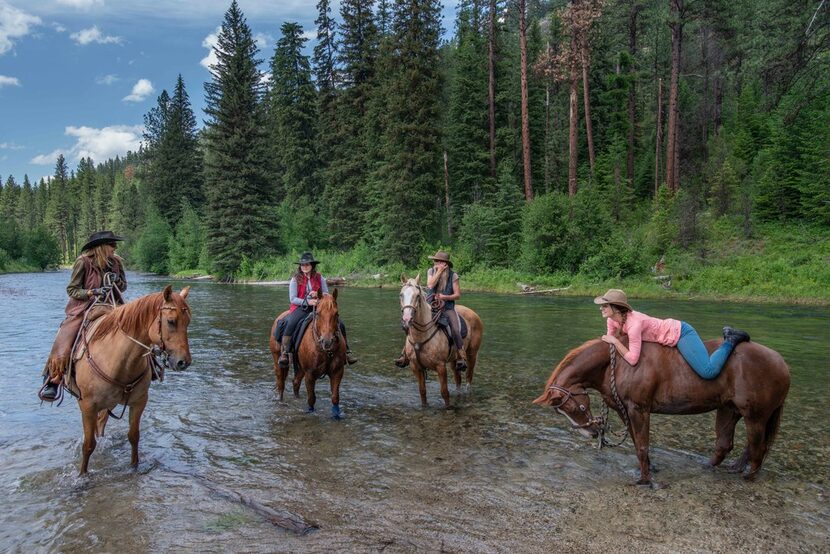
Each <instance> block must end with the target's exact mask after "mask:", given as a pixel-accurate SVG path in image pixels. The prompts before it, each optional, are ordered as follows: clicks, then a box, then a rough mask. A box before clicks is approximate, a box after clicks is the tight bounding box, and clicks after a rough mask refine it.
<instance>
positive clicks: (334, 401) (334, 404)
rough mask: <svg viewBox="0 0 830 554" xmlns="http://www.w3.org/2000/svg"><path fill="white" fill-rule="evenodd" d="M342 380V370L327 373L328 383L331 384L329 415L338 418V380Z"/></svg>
mask: <svg viewBox="0 0 830 554" xmlns="http://www.w3.org/2000/svg"><path fill="white" fill-rule="evenodd" d="M342 380H343V370H342V369H341V370H340V371H336V372H334V374H333V375H329V384H330V385H331V417H333V418H334V419H340V417H341V416H340V381H342Z"/></svg>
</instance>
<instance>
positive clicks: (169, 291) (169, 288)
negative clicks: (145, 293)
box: [162, 285, 173, 302]
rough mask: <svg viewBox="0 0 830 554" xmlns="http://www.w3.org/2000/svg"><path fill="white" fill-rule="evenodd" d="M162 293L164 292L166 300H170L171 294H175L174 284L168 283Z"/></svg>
mask: <svg viewBox="0 0 830 554" xmlns="http://www.w3.org/2000/svg"><path fill="white" fill-rule="evenodd" d="M162 294H164V301H165V302H169V301H170V295H171V294H173V286H172V285H167V286H166V287H164V291H162Z"/></svg>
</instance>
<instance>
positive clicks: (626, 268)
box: [0, 0, 830, 301]
mask: <svg viewBox="0 0 830 554" xmlns="http://www.w3.org/2000/svg"><path fill="white" fill-rule="evenodd" d="M331 4H332V3H331V2H330V0H319V1H318V2H317V5H316V6H317V14H318V16H317V19H316V21H315V25H316V28H315V29H303V28H302V27H301V26H300V25H299V24H297V23H295V22H290V21H287V22H285V23H283V24H282V26H281V27H280V28H279V29H274V30H273V32H274V34H275V35H278V39H277V40H276V42H275V44H273V45H272V49H269V50H268V51H261V50H260V49H259V48H258V47H257V44H256V42H255V40H254V36H253V33H252V31H251V28H250V27H249V24H248V22H247V19H246V16H245V14H244V13H243V12H242V10H241V8H240V6H239V5H238V4H237V2H236V0H233V2H231V4H230V6H229V8H228V10H227V12H226V13H225V14H224V18H223V20H222V21H221V30H220V32H219V35H218V43H217V46H216V48H215V54H216V60H217V61H216V63H215V64H214V65H213V66H212V67H211V69H210V79H209V80H208V81H207V82H206V83H187V84H186V83H185V82H184V81H183V80H182V78H181V77H179V78H178V79H177V80H176V82H174V83H170V86H169V89H166V90H164V91H162V93H161V94H160V95H159V96H158V98H157V100H156V102H155V103H154V105H153V107H152V109H150V110H149V112H148V113H146V114H145V116H144V140H143V143H142V146H141V148H140V149H139V151H137V152H129V153H127V154H126V155H125V156H123V157H118V158H115V159H109V160H92V159H89V158H83V159H80V160H77V161H76V160H66V159H64V157H63V156H60V157H58V159H57V160H56V161H55V166H54V174H53V175H52V176H51V178H50V179H43V180H40V181H39V182H31V181H30V179H29V177H28V176H26V175H24V176H14V175H2V176H0V183H2V191H0V270H5V271H16V270H31V269H44V268H48V267H54V266H56V265H61V264H67V263H71V262H72V260H73V259H74V257H75V256H77V255H78V253H79V252H78V249H79V247H80V246H81V245H82V244H83V243H84V242H85V240H86V238H87V237H88V235H89V234H90V233H91V232H93V231H95V230H100V229H112V230H114V231H115V232H116V233H117V234H121V235H124V236H126V237H127V238H128V240H127V241H126V242H125V243H124V244H123V246H122V247H121V248H120V249H119V252H120V253H121V254H122V255H123V256H124V257H125V259H126V260H127V263H128V265H129V266H130V267H132V268H136V269H142V270H146V271H151V272H156V273H163V274H177V273H178V274H193V273H197V272H202V273H209V274H211V275H213V276H215V277H216V278H217V279H219V280H223V281H235V280H245V279H266V278H283V279H284V278H287V277H288V274H289V271H290V270H291V268H292V263H293V262H294V261H295V259H296V258H297V256H298V253H300V252H303V251H306V250H312V251H313V252H314V253H315V256H316V257H317V258H318V259H321V260H322V261H323V262H324V264H323V265H321V270H323V271H324V273H325V274H326V275H327V276H335V275H336V274H340V275H344V276H345V275H352V276H354V277H355V278H358V279H359V278H367V277H368V276H371V275H373V274H380V276H381V278H383V276H384V275H386V276H389V278H390V279H397V275H398V274H400V272H402V271H413V270H415V268H418V267H421V268H423V267H426V264H427V260H426V256H427V255H429V254H432V253H433V252H434V251H435V250H437V249H439V248H441V249H446V250H449V251H450V252H451V253H452V256H453V260H454V262H455V269H456V270H458V271H459V272H460V273H461V274H462V278H463V277H464V276H465V275H466V276H468V277H469V278H470V279H471V281H468V282H474V283H476V284H477V285H479V286H481V287H482V288H490V289H498V290H515V287H516V281H517V280H518V281H524V282H533V283H536V284H537V285H540V286H542V287H544V286H546V285H547V286H554V287H556V286H563V287H564V286H569V285H571V284H577V285H579V284H580V283H581V284H582V285H583V287H584V288H586V290H587V288H590V287H591V286H595V287H596V288H602V287H605V286H607V285H611V284H613V285H618V284H625V283H645V285H643V286H644V287H646V288H648V287H655V288H657V289H660V288H667V287H666V285H667V284H668V285H669V286H672V282H673V286H674V287H675V289H677V290H689V291H698V292H707V291H708V292H712V293H715V294H718V295H726V296H728V295H730V294H732V293H735V294H738V293H740V294H742V295H744V296H747V297H753V296H757V297H763V296H770V297H775V298H779V299H781V298H783V299H788V298H801V297H814V298H816V297H819V298H823V299H824V300H825V301H830V292H827V291H828V289H830V287H828V286H827V284H828V283H830V269H828V267H830V3H826V2H824V1H816V0H810V1H807V0H730V1H725V0H572V1H569V2H566V1H561V0H550V1H545V0H461V1H460V2H459V5H458V8H457V11H456V17H455V20H454V21H446V20H442V18H441V5H440V3H439V1H438V0H341V1H340V2H339V10H337V11H335V10H334V9H333V7H332V5H331ZM309 31H311V32H312V34H313V33H315V32H316V40H314V41H312V44H308V39H307V38H306V36H307V34H308V32H309ZM312 45H313V48H311V46H312ZM174 70H175V69H174ZM186 85H187V86H186ZM168 91H169V92H168ZM194 94H199V95H204V101H205V111H204V113H203V114H196V113H194V110H193V108H192V105H191V97H192V96H193V95H194ZM1 171H2V168H0V172H1ZM662 273H665V274H666V276H665V277H664V278H661V275H660V274H662ZM684 283H685V285H684ZM793 284H797V286H798V287H801V288H800V289H798V290H790V289H787V287H788V286H790V285H793ZM661 285H662V286H661ZM632 286H634V285H632ZM511 287H512V288H511ZM684 287H685V288H684ZM635 289H636V286H635ZM603 290H604V289H603ZM782 291H783V292H782ZM822 291H823V292H822Z"/></svg>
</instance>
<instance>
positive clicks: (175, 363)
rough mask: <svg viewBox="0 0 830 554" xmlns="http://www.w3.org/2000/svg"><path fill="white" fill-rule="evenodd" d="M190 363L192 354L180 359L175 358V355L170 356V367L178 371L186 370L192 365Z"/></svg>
mask: <svg viewBox="0 0 830 554" xmlns="http://www.w3.org/2000/svg"><path fill="white" fill-rule="evenodd" d="M190 363H191V358H190V356H187V357H186V358H180V359H178V360H176V359H174V358H173V356H170V360H169V364H170V367H171V368H173V369H175V370H177V371H184V370H185V369H187V368H188V367H190Z"/></svg>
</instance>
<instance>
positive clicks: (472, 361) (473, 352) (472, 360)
mask: <svg viewBox="0 0 830 554" xmlns="http://www.w3.org/2000/svg"><path fill="white" fill-rule="evenodd" d="M477 358H478V350H477V349H470V350H468V351H467V392H472V390H473V373H474V372H475V369H476V359H477Z"/></svg>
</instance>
